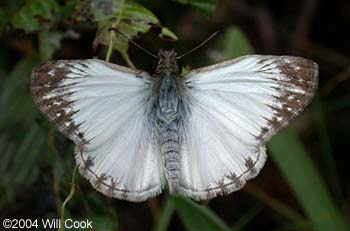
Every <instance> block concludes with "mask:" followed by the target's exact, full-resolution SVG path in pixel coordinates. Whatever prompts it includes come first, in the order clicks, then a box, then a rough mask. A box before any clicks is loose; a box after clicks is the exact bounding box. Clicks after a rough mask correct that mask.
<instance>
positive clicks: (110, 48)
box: [106, 30, 116, 62]
mask: <svg viewBox="0 0 350 231" xmlns="http://www.w3.org/2000/svg"><path fill="white" fill-rule="evenodd" d="M115 42H116V34H115V31H113V30H110V32H109V45H108V51H107V54H106V62H109V60H110V59H111V55H112V52H113V48H114V44H115Z"/></svg>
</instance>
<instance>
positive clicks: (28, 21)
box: [11, 0, 60, 32]
mask: <svg viewBox="0 0 350 231" xmlns="http://www.w3.org/2000/svg"><path fill="white" fill-rule="evenodd" d="M59 8H60V6H59V5H58V4H57V2H56V1H55V0H29V1H27V3H26V4H25V5H24V6H23V7H22V8H21V9H20V10H19V11H18V12H17V13H16V14H14V15H13V17H12V18H11V23H12V25H13V26H14V27H15V28H19V29H23V30H25V31H27V32H31V31H35V30H41V29H43V28H48V27H49V25H50V23H51V20H52V19H53V15H52V13H53V11H57V10H58V9H59Z"/></svg>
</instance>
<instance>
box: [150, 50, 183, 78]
mask: <svg viewBox="0 0 350 231" xmlns="http://www.w3.org/2000/svg"><path fill="white" fill-rule="evenodd" d="M176 55H177V53H176V52H175V50H160V51H159V52H158V58H159V61H158V64H157V68H156V71H155V73H156V74H166V75H172V74H176V75H177V74H179V73H180V71H179V66H178V64H177V61H176Z"/></svg>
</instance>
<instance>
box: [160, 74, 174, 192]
mask: <svg viewBox="0 0 350 231" xmlns="http://www.w3.org/2000/svg"><path fill="white" fill-rule="evenodd" d="M176 88H177V85H176V80H175V79H174V78H171V77H164V78H162V80H161V83H160V86H159V98H158V108H157V113H156V121H157V122H156V123H157V132H158V137H159V138H158V141H159V144H160V149H161V153H162V157H163V164H164V168H165V172H166V179H167V181H168V184H169V191H170V194H172V195H176V194H177V193H178V191H179V181H180V154H179V151H180V146H179V121H180V116H179V113H178V106H179V102H180V100H179V96H178V94H177V89H176Z"/></svg>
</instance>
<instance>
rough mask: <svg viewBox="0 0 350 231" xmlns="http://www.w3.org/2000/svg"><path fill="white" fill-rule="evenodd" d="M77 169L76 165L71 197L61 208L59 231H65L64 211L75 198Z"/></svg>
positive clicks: (69, 196) (68, 197)
mask: <svg viewBox="0 0 350 231" xmlns="http://www.w3.org/2000/svg"><path fill="white" fill-rule="evenodd" d="M77 169H78V165H75V167H74V170H73V175H72V181H71V187H70V192H69V195H68V196H67V198H66V199H65V200H64V202H63V204H62V206H61V219H60V227H59V229H58V230H59V231H63V230H64V209H65V207H66V205H67V203H68V202H69V201H70V200H71V199H72V198H73V196H74V193H75V176H76V174H77Z"/></svg>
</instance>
